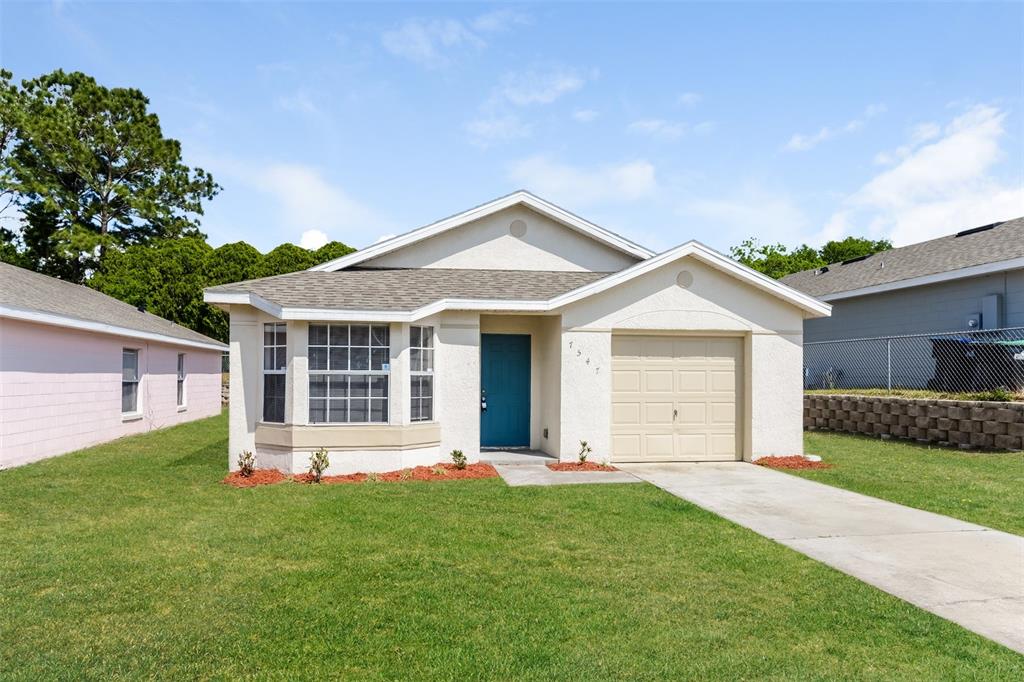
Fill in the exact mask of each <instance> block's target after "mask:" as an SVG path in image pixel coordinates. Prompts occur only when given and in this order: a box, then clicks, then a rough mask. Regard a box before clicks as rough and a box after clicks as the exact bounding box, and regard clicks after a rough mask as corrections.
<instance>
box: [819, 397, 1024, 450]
mask: <svg viewBox="0 0 1024 682" xmlns="http://www.w3.org/2000/svg"><path fill="white" fill-rule="evenodd" d="M804 428H805V429H811V430H813V429H824V430H830V431H846V432H848V433H863V434H868V435H872V436H880V437H882V438H906V439H913V440H918V441H922V442H928V443H938V444H941V445H958V446H960V447H962V448H972V447H977V448H995V449H999V450H1020V449H1022V448H1024V403H996V402H983V401H974V400H919V399H914V398H896V397H887V396H862V395H805V396H804Z"/></svg>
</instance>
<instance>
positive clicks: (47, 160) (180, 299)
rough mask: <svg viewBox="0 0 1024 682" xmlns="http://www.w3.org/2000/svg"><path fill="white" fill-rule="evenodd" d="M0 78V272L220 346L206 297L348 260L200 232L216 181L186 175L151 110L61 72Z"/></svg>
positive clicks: (216, 318) (338, 252) (128, 91)
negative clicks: (114, 301) (107, 302)
mask: <svg viewBox="0 0 1024 682" xmlns="http://www.w3.org/2000/svg"><path fill="white" fill-rule="evenodd" d="M12 77H13V76H12V74H11V73H10V72H9V71H4V70H0V261H5V262H8V263H12V264H14V265H18V266H20V267H24V268H28V269H31V270H35V271H37V272H41V273H43V274H46V275H50V276H53V277H58V278H60V279H64V280H68V281H71V282H76V283H79V284H86V285H88V286H91V287H93V288H95V289H97V290H99V291H102V292H104V293H106V294H108V295H110V296H114V297H115V298H119V299H121V300H123V301H126V302H128V303H131V304H132V305H135V306H139V307H145V309H146V310H149V311H150V312H152V313H154V314H156V315H160V316H161V317H165V318H167V319H169V320H172V321H174V322H177V323H178V324H181V325H183V326H186V327H189V328H191V329H194V330H196V331H198V332H201V333H203V334H207V335H209V336H212V337H214V338H217V339H221V340H226V339H227V319H226V315H225V314H224V313H223V312H221V311H219V310H217V309H215V308H213V307H212V306H209V305H207V304H205V303H203V300H202V290H203V288H204V287H207V286H213V285H217V284H223V283H225V282H234V281H238V280H244V279H252V278H256V277H267V276H270V275H278V274H283V273H287V272H294V271H296V270H302V269H305V268H308V267H311V266H313V265H316V264H317V263H322V262H324V261H327V260H330V259H333V258H338V257H339V256H342V255H344V254H346V253H351V252H352V251H353V249H352V248H351V247H349V246H346V245H345V244H342V243H340V242H331V243H329V244H327V245H325V246H323V247H321V248H319V249H316V250H313V251H310V250H307V249H303V248H301V247H298V246H295V245H294V244H282V245H280V246H278V247H277V248H275V249H273V250H272V251H270V252H269V253H267V254H265V255H264V254H262V253H260V252H259V251H258V250H257V249H256V248H254V247H253V246H250V245H249V244H246V243H244V242H237V243H234V244H225V245H224V246H221V247H219V248H216V249H214V248H213V247H211V246H210V245H209V244H207V243H206V236H205V235H204V234H203V233H202V232H201V231H200V229H199V228H200V221H201V217H202V215H203V207H204V204H205V203H207V202H209V201H210V200H212V199H213V198H214V197H215V196H216V195H217V194H218V192H219V191H220V189H221V187H220V185H218V184H217V183H216V182H215V181H214V179H213V176H212V175H211V174H210V173H208V172H206V171H204V170H203V169H202V168H193V167H189V166H187V165H185V163H184V162H183V160H182V152H181V144H180V143H179V142H178V141H177V140H174V139H170V138H168V137H166V136H164V134H163V131H162V129H161V127H160V121H159V118H158V117H157V115H156V114H155V113H153V112H152V111H150V110H149V100H148V99H147V98H146V97H145V95H143V94H142V92H141V91H139V90H137V89H134V88H107V87H105V86H102V85H100V84H99V83H97V82H96V80H95V79H93V78H92V77H90V76H87V75H86V74H83V73H79V72H74V73H66V72H64V71H62V70H57V71H54V72H53V73H50V74H47V75H44V76H40V77H38V78H34V79H28V80H23V81H21V83H14V82H12Z"/></svg>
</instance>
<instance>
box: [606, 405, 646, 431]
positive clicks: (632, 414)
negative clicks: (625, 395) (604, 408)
mask: <svg viewBox="0 0 1024 682" xmlns="http://www.w3.org/2000/svg"><path fill="white" fill-rule="evenodd" d="M641 409H642V406H641V403H639V402H629V403H612V424H614V425H616V426H638V425H639V424H640V411H641Z"/></svg>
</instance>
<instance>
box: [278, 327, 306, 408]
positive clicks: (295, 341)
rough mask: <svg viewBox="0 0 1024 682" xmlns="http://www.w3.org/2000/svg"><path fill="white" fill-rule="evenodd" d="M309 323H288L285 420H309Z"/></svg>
mask: <svg viewBox="0 0 1024 682" xmlns="http://www.w3.org/2000/svg"><path fill="white" fill-rule="evenodd" d="M308 347H309V323H308V322H289V323H288V376H287V378H286V379H285V394H284V400H285V402H284V421H285V423H286V424H306V423H307V422H308V421H309V350H308Z"/></svg>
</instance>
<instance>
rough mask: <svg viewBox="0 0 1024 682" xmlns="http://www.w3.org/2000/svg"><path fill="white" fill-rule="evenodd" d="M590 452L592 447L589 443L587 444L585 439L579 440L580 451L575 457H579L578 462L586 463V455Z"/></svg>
mask: <svg viewBox="0 0 1024 682" xmlns="http://www.w3.org/2000/svg"><path fill="white" fill-rule="evenodd" d="M591 452H593V448H591V447H590V445H588V444H587V441H585V440H581V441H580V452H579V454H578V455H577V457H579V460H580V464H586V463H587V455H589V454H590V453H591Z"/></svg>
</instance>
